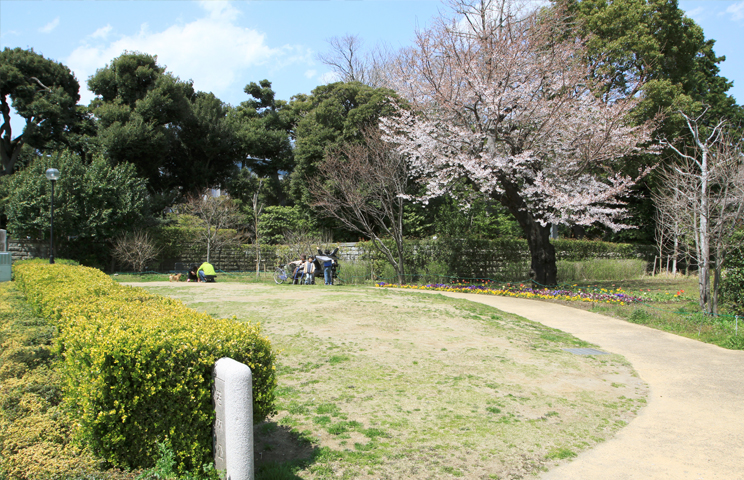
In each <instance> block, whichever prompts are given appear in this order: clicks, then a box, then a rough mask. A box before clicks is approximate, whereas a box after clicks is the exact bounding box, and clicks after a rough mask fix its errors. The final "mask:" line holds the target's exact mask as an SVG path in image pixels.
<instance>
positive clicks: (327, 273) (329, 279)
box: [323, 257, 333, 285]
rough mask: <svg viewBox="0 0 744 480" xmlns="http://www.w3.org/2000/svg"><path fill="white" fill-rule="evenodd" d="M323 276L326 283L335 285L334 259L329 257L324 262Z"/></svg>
mask: <svg viewBox="0 0 744 480" xmlns="http://www.w3.org/2000/svg"><path fill="white" fill-rule="evenodd" d="M323 278H324V279H325V284H326V285H333V260H332V259H331V258H329V257H325V261H324V262H323Z"/></svg>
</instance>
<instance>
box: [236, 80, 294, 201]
mask: <svg viewBox="0 0 744 480" xmlns="http://www.w3.org/2000/svg"><path fill="white" fill-rule="evenodd" d="M244 91H245V93H247V94H248V95H250V96H251V97H252V98H251V99H249V100H246V101H244V102H242V103H241V104H240V105H239V106H238V107H236V108H235V109H233V110H231V111H230V113H229V115H228V118H229V121H230V123H231V125H232V126H233V128H234V129H235V135H236V138H237V141H238V143H239V146H240V152H241V159H240V163H241V167H243V168H248V169H250V171H251V172H253V173H254V174H255V175H256V176H258V177H260V178H266V179H267V180H268V181H267V182H266V183H265V184H264V188H267V187H268V190H269V192H270V193H269V194H268V196H267V197H268V199H270V202H271V204H280V205H284V204H286V203H287V201H288V199H287V195H286V191H285V189H283V188H282V179H283V177H285V176H287V175H288V174H289V173H290V172H291V171H292V170H293V169H294V154H293V150H292V144H291V142H290V132H291V130H292V124H293V112H292V109H290V108H288V104H287V102H285V101H283V100H276V98H275V92H274V91H273V90H272V89H271V82H269V81H268V80H261V81H260V82H259V83H258V84H256V83H255V82H251V83H249V84H248V85H246V86H245V89H244Z"/></svg>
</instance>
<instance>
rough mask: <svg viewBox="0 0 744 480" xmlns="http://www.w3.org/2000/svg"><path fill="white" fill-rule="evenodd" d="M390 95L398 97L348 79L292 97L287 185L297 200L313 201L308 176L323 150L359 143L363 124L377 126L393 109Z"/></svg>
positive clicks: (317, 162)
mask: <svg viewBox="0 0 744 480" xmlns="http://www.w3.org/2000/svg"><path fill="white" fill-rule="evenodd" d="M391 97H392V98H397V94H396V93H395V92H394V91H392V90H389V89H386V88H372V87H369V86H367V85H363V84H361V83H359V82H349V83H332V84H329V85H322V86H320V87H317V88H315V89H314V90H313V91H312V93H311V94H310V95H297V96H295V97H293V98H292V101H291V103H290V106H291V107H292V109H293V111H294V118H295V119H296V123H295V126H294V130H293V134H294V140H295V152H294V153H295V168H294V171H293V172H292V176H291V187H290V188H291V193H292V197H293V198H294V199H295V201H296V202H298V203H300V204H301V205H309V204H311V203H312V199H311V196H310V192H309V191H308V179H310V178H313V177H315V176H316V174H317V169H318V165H320V163H321V162H322V161H323V158H324V157H325V155H326V153H327V152H329V151H330V150H332V149H335V148H338V147H340V146H341V145H342V144H351V143H360V142H361V141H362V133H361V131H362V130H363V129H364V128H365V127H369V126H372V127H376V126H377V121H378V119H379V118H380V117H381V116H384V115H388V114H391V113H392V112H393V107H392V105H391V103H390V102H389V100H388V99H389V98H391Z"/></svg>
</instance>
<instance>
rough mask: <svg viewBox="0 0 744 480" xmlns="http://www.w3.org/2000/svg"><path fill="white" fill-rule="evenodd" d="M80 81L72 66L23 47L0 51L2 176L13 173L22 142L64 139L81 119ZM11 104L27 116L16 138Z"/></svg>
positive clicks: (35, 143)
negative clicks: (78, 113)
mask: <svg viewBox="0 0 744 480" xmlns="http://www.w3.org/2000/svg"><path fill="white" fill-rule="evenodd" d="M79 90H80V85H79V84H78V81H77V80H76V79H75V76H74V75H73V74H72V72H71V71H70V69H69V68H67V67H66V66H64V65H62V64H61V63H58V62H55V61H53V60H48V59H46V58H44V57H43V56H41V55H39V54H38V53H36V52H34V51H33V49H31V50H23V49H21V48H14V49H10V48H7V47H6V48H5V49H4V50H3V51H2V52H0V110H2V115H3V119H2V122H3V123H2V126H1V127H0V135H1V138H0V176H3V175H10V174H11V173H13V171H14V169H15V164H16V161H17V160H18V156H19V155H20V152H21V148H22V147H23V145H26V144H28V145H30V146H33V147H35V148H43V147H44V145H45V144H46V143H47V142H49V141H51V140H58V141H61V140H63V139H64V137H65V135H66V134H68V133H69V130H70V128H71V127H72V126H73V125H74V124H75V123H76V122H78V120H79V118H78V116H77V111H76V104H77V102H78V100H79V99H80V95H79V94H78V91H79ZM11 105H12V107H13V110H15V111H16V112H17V113H18V115H20V116H21V117H23V118H24V119H25V122H26V125H25V127H24V129H23V132H22V133H21V134H20V135H17V136H16V137H15V138H13V132H12V125H11V121H10V114H11V111H12V110H11Z"/></svg>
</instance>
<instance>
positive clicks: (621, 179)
mask: <svg viewBox="0 0 744 480" xmlns="http://www.w3.org/2000/svg"><path fill="white" fill-rule="evenodd" d="M453 4H454V10H455V12H454V16H453V17H452V18H441V19H439V21H437V22H435V23H434V25H433V26H432V27H430V28H428V29H426V30H423V31H421V32H419V33H418V36H417V40H416V46H415V47H414V48H412V49H410V50H407V51H404V52H402V54H401V56H400V59H399V60H398V68H397V71H398V72H399V74H398V78H397V79H396V88H397V89H398V90H399V92H400V94H401V95H403V96H405V97H406V98H407V100H409V101H410V102H411V104H412V105H413V112H415V113H413V112H411V111H409V110H407V109H398V110H397V111H396V112H395V114H394V115H389V116H385V117H383V118H382V120H381V125H382V128H383V130H384V131H385V133H386V137H385V139H386V140H388V141H391V142H393V143H395V144H397V145H398V146H399V148H398V149H399V152H400V153H401V154H403V155H405V156H406V157H408V158H409V159H410V161H411V168H412V170H413V171H414V172H416V173H417V174H418V175H419V176H420V177H421V178H422V179H423V183H424V184H425V185H426V187H427V194H426V195H425V196H424V200H426V199H428V198H431V197H437V196H441V195H454V196H460V197H463V196H465V197H467V195H468V194H470V195H485V196H487V197H489V198H490V199H492V200H494V201H498V202H500V203H501V204H502V205H503V206H504V207H505V208H507V209H508V210H509V212H510V213H511V214H512V215H513V216H514V218H515V219H516V220H517V222H518V223H519V225H520V227H521V229H522V231H523V233H524V236H525V238H526V239H527V241H528V243H529V246H530V252H531V258H530V275H531V276H532V278H533V279H534V280H535V281H537V282H539V283H541V284H554V283H555V274H556V266H555V253H554V250H553V247H552V245H551V244H550V240H549V235H550V227H551V224H565V225H582V226H589V225H592V224H595V223H596V224H602V225H605V226H606V227H608V228H611V229H612V230H616V231H617V230H621V229H623V228H625V225H624V224H623V223H622V220H623V218H624V217H625V215H626V211H625V209H624V208H622V206H623V202H622V199H623V198H624V196H626V195H627V194H628V193H629V191H630V188H631V187H632V186H633V185H634V184H635V182H636V181H637V180H638V178H642V177H643V176H644V175H645V174H646V173H647V171H645V170H642V171H640V172H635V173H634V174H633V175H623V174H621V173H620V172H619V167H620V163H621V162H620V160H621V159H622V157H623V156H625V155H630V154H638V153H643V152H646V151H647V149H646V148H644V146H643V144H644V143H645V142H648V141H649V140H650V133H651V130H652V129H651V125H650V124H641V125H632V124H631V119H630V118H629V116H628V113H629V112H630V111H631V109H632V108H633V107H635V105H636V103H637V101H638V100H637V99H635V98H634V97H633V96H632V95H631V96H628V95H625V94H624V92H620V91H618V89H616V88H610V89H608V88H606V87H607V85H605V84H603V83H601V82H597V81H595V80H594V79H593V78H592V73H593V68H594V65H587V64H585V63H584V62H583V61H582V57H583V56H584V55H585V47H584V46H583V45H582V44H581V43H580V42H578V41H576V39H565V40H561V39H560V38H559V37H557V34H560V33H561V32H563V31H565V28H566V25H565V19H564V18H562V17H561V16H560V12H557V11H554V10H550V9H548V10H543V9H539V10H536V11H535V12H532V13H527V12H523V11H519V4H518V2H512V1H509V0H487V1H481V2H476V1H468V0H462V1H457V2H453ZM496 16H497V17H498V18H499V21H498V22H497V21H495V18H494V17H496ZM463 80H466V81H463ZM566 85H571V86H572V87H571V88H566Z"/></svg>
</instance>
